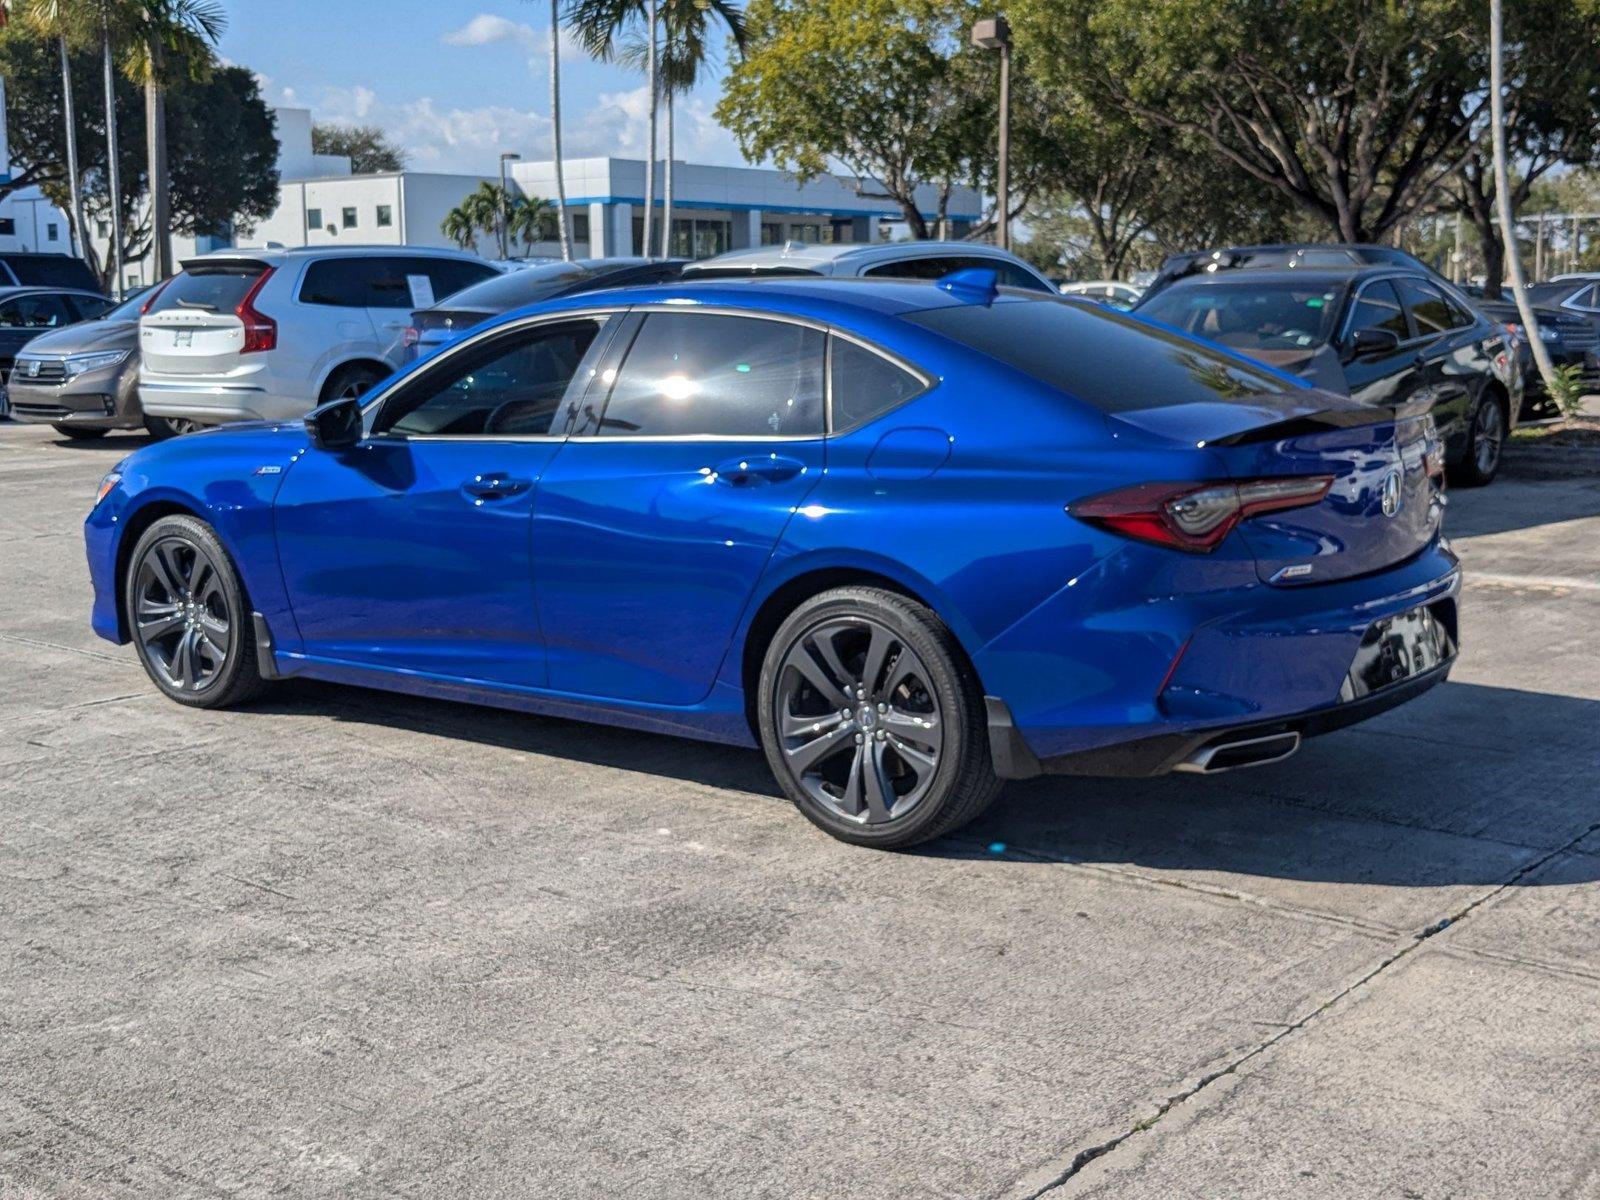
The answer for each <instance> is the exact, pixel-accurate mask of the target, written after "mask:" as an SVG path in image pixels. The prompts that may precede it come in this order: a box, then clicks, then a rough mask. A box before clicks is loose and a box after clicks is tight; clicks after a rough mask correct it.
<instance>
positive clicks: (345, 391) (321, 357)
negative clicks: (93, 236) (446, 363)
mask: <svg viewBox="0 0 1600 1200" xmlns="http://www.w3.org/2000/svg"><path fill="white" fill-rule="evenodd" d="M497 274H498V272H497V271H496V270H495V268H494V267H492V266H490V265H489V264H488V263H486V262H484V261H483V260H482V259H480V258H476V257H474V256H473V255H470V254H465V253H463V252H461V251H457V250H435V249H431V248H425V247H417V246H389V247H384V246H349V247H340V248H337V249H330V248H328V247H322V246H315V247H308V248H298V249H281V248H275V249H262V250H219V251H216V252H215V253H212V254H208V255H205V256H204V257H202V258H196V259H191V260H189V261H188V262H185V263H184V264H183V270H182V271H180V272H179V273H178V274H177V275H174V276H173V277H172V278H171V279H170V280H168V281H167V283H166V284H165V285H164V286H163V287H162V288H161V290H160V291H159V292H158V293H156V294H155V296H154V297H153V298H152V299H151V300H150V304H149V307H148V308H146V309H145V313H144V316H143V317H142V318H141V320H140V322H139V350H140V359H141V365H140V369H139V399H140V401H141V403H142V404H143V406H144V411H145V413H146V414H147V415H149V416H153V417H164V418H167V419H179V420H187V421H196V422H199V423H201V424H204V425H214V424H219V423H223V422H227V421H241V420H255V419H264V420H285V419H290V418H294V417H299V416H303V415H304V414H305V413H306V411H307V410H308V409H311V408H313V407H315V406H316V405H317V404H319V403H321V402H322V401H324V400H327V399H330V398H332V397H334V396H345V395H349V396H359V395H360V394H361V393H362V392H364V391H366V390H367V389H368V388H369V387H371V386H372V385H373V384H374V383H376V382H377V381H378V380H380V379H382V378H383V377H384V376H386V375H388V374H389V373H390V372H391V371H393V370H394V369H395V368H396V367H398V366H399V365H400V364H401V363H402V362H403V361H404V358H405V338H404V332H405V329H406V327H407V325H408V324H409V322H410V318H411V313H412V311H413V310H415V309H418V308H424V307H427V306H428V305H431V304H432V303H433V302H434V300H435V299H436V298H442V297H444V296H448V295H450V294H451V293H452V292H457V291H460V290H461V289H462V288H464V287H467V286H469V285H471V284H474V283H479V282H481V281H482V280H485V279H489V278H491V277H493V276H495V275H497Z"/></svg>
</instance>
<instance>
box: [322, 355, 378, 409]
mask: <svg viewBox="0 0 1600 1200" xmlns="http://www.w3.org/2000/svg"><path fill="white" fill-rule="evenodd" d="M382 378H383V376H382V375H381V374H379V373H378V372H377V371H375V370H373V369H372V368H371V367H368V366H364V365H363V364H361V363H351V364H349V365H348V366H343V367H340V368H339V369H338V370H337V371H335V372H334V373H333V374H332V375H330V376H328V382H327V383H325V384H323V385H322V403H324V404H326V403H327V402H328V401H329V400H353V399H357V398H359V397H360V396H363V395H365V394H366V392H367V391H368V389H370V388H371V387H372V385H373V384H375V383H377V382H378V380H380V379H382Z"/></svg>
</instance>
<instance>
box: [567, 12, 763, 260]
mask: <svg viewBox="0 0 1600 1200" xmlns="http://www.w3.org/2000/svg"><path fill="white" fill-rule="evenodd" d="M567 15H568V20H569V22H570V23H571V25H572V27H573V30H574V32H575V33H576V34H577V36H578V40H579V41H580V42H582V43H583V46H584V49H586V50H588V51H589V53H590V54H591V55H593V56H594V57H595V58H599V59H605V60H609V59H613V58H618V59H621V60H622V61H625V62H628V63H630V64H631V65H634V66H642V67H643V68H644V70H645V79H646V87H647V89H648V91H649V93H650V159H649V163H648V164H647V166H646V174H645V234H644V239H645V245H644V252H645V254H646V255H647V256H648V255H649V254H650V250H651V244H652V225H653V224H654V221H653V218H654V215H655V162H656V108H657V106H658V104H659V103H660V101H661V99H662V98H664V99H665V102H666V109H667V158H666V166H665V168H664V179H663V184H664V189H663V190H664V192H665V195H664V197H663V201H664V203H663V209H664V211H663V214H662V216H663V219H664V226H665V228H664V231H663V234H662V250H663V252H664V253H667V254H670V253H671V252H672V156H673V151H674V148H675V147H674V145H673V142H674V138H675V128H674V125H675V121H674V113H673V97H674V96H675V95H676V94H678V93H680V92H687V91H689V90H691V89H692V88H693V87H694V86H695V84H696V83H697V82H698V81H699V76H700V69H701V67H703V66H704V65H705V63H706V61H707V59H708V58H709V57H710V54H709V47H708V42H709V40H710V37H711V33H712V29H713V27H714V26H715V25H719V24H720V25H721V26H723V27H725V28H726V29H727V31H728V33H729V35H730V36H731V37H732V38H733V41H734V45H735V46H736V47H737V49H738V50H739V52H740V53H743V51H744V36H745V35H744V10H743V8H742V7H741V6H740V5H739V4H738V3H736V2H735V0H573V2H572V4H571V7H570V8H569V9H568V10H567ZM641 26H642V29H641V28H640V27H641ZM663 35H664V37H663Z"/></svg>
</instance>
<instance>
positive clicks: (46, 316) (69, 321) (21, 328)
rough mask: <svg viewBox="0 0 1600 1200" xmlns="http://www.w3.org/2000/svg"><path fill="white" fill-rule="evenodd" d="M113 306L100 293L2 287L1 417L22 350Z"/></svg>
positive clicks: (0, 320) (6, 405) (0, 329)
mask: <svg viewBox="0 0 1600 1200" xmlns="http://www.w3.org/2000/svg"><path fill="white" fill-rule="evenodd" d="M51 257H55V256H53V255H52V256H51ZM110 307H111V301H109V300H107V299H106V298H105V297H104V296H102V295H100V294H99V293H98V292H90V291H79V290H77V289H75V288H47V287H0V387H5V388H6V400H5V403H4V405H3V406H0V415H4V414H5V412H6V411H7V410H8V409H9V406H10V401H9V384H10V380H11V368H12V365H13V363H14V362H15V360H16V357H17V352H18V351H19V350H21V349H22V348H23V347H24V346H26V345H27V344H28V343H29V342H31V341H33V339H34V338H36V337H38V336H39V335H40V334H43V333H48V332H49V331H50V330H52V329H62V328H64V327H66V326H68V325H76V324H77V323H78V322H79V321H86V320H88V319H89V318H90V317H97V316H99V315H100V314H101V313H103V312H105V311H106V309H108V308H110Z"/></svg>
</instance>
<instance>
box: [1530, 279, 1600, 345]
mask: <svg viewBox="0 0 1600 1200" xmlns="http://www.w3.org/2000/svg"><path fill="white" fill-rule="evenodd" d="M1527 295H1528V299H1529V300H1531V301H1533V303H1535V304H1539V305H1543V306H1545V307H1548V308H1559V309H1561V310H1562V311H1563V312H1568V313H1573V314H1575V315H1577V316H1579V317H1582V318H1583V319H1584V320H1585V321H1588V322H1589V325H1590V327H1591V328H1593V329H1595V330H1596V332H1600V275H1558V276H1556V277H1555V278H1554V279H1552V280H1551V281H1550V282H1549V283H1534V284H1529V285H1528V288H1527Z"/></svg>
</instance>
